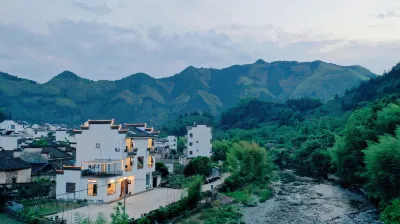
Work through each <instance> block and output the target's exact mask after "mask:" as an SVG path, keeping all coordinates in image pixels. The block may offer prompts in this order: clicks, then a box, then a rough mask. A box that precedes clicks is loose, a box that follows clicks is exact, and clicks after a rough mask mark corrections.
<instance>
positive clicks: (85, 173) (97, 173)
mask: <svg viewBox="0 0 400 224" xmlns="http://www.w3.org/2000/svg"><path fill="white" fill-rule="evenodd" d="M116 176H122V170H110V171H93V170H89V169H88V170H82V177H116Z"/></svg>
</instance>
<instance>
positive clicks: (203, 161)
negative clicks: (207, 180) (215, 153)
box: [183, 156, 211, 177]
mask: <svg viewBox="0 0 400 224" xmlns="http://www.w3.org/2000/svg"><path fill="white" fill-rule="evenodd" d="M183 174H185V176H193V175H201V176H205V177H208V176H209V175H210V174H211V160H210V158H208V157H204V156H199V157H196V158H194V159H193V160H191V161H190V162H189V164H188V165H187V166H186V167H185V169H184V170H183Z"/></svg>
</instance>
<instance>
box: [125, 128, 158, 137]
mask: <svg viewBox="0 0 400 224" xmlns="http://www.w3.org/2000/svg"><path fill="white" fill-rule="evenodd" d="M126 137H128V138H135V137H150V138H154V137H155V136H154V135H152V134H150V133H148V132H146V131H143V130H141V129H139V128H136V127H133V128H129V129H128V132H127V133H126Z"/></svg>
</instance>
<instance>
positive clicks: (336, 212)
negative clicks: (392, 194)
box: [243, 170, 381, 224]
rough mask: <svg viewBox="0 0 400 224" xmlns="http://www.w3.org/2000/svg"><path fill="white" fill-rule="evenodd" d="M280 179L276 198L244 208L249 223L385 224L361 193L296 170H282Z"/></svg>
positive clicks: (274, 185) (275, 190) (245, 217)
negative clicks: (379, 219) (301, 174)
mask: <svg viewBox="0 0 400 224" xmlns="http://www.w3.org/2000/svg"><path fill="white" fill-rule="evenodd" d="M279 176H280V180H279V181H276V182H274V183H273V188H274V192H275V195H274V197H272V198H271V199H269V200H267V201H266V202H265V203H261V204H258V205H257V206H256V207H244V208H243V212H244V221H245V223H249V224H256V223H257V224H258V223H273V224H280V223H282V224H283V223H284V224H287V223H299V224H300V223H301V224H311V223H313V224H318V223H343V224H353V223H381V222H380V221H378V218H379V216H378V212H377V209H376V208H375V207H374V206H372V205H371V204H370V203H369V202H368V200H367V199H366V197H365V196H364V195H362V194H361V193H360V192H357V191H350V190H347V189H344V188H342V187H340V186H339V185H337V184H335V183H332V182H330V181H327V180H319V179H314V178H310V177H306V176H300V175H298V174H296V172H295V171H293V170H284V171H281V172H280V173H279Z"/></svg>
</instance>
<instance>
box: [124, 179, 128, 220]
mask: <svg viewBox="0 0 400 224" xmlns="http://www.w3.org/2000/svg"><path fill="white" fill-rule="evenodd" d="M124 184H125V187H124V216H125V206H126V189H127V187H128V181H127V179H125V180H124Z"/></svg>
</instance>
